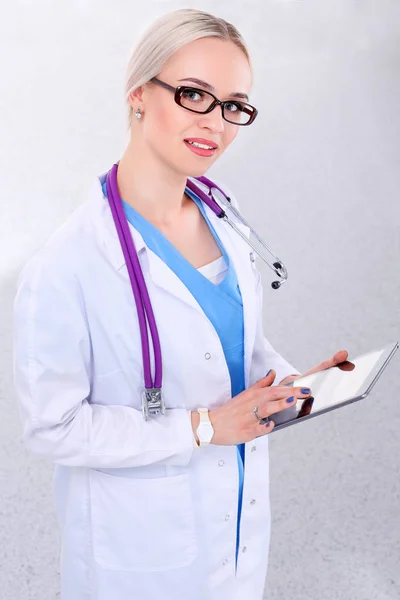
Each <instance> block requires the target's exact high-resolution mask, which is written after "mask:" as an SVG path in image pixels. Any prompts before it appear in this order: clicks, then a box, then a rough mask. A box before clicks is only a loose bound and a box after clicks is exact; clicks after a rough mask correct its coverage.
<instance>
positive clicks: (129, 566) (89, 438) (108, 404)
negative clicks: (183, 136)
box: [14, 177, 298, 600]
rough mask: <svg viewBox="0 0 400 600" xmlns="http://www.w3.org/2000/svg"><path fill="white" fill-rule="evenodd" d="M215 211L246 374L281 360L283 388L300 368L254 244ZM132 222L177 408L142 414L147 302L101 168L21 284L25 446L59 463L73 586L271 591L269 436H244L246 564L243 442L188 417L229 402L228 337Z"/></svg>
mask: <svg viewBox="0 0 400 600" xmlns="http://www.w3.org/2000/svg"><path fill="white" fill-rule="evenodd" d="M221 187H225V190H227V188H226V186H222V185H221ZM203 189H205V190H206V189H207V188H206V187H205V186H204V187H203ZM227 191H228V192H229V190H227ZM231 197H232V195H231ZM232 199H233V201H234V203H235V204H236V205H237V203H236V201H235V199H234V198H232ZM206 211H207V214H208V216H209V217H210V219H211V221H212V223H213V225H214V227H215V229H216V231H217V233H218V235H219V236H220V238H221V241H222V243H223V244H224V245H225V248H226V250H227V252H228V254H229V255H230V258H231V260H232V262H233V265H234V267H235V269H236V272H237V277H238V281H239V285H240V289H241V293H242V297H243V307H244V333H245V381H246V386H249V385H251V384H253V383H254V382H256V381H257V380H258V379H260V378H261V377H263V376H264V375H265V374H266V372H267V371H268V370H269V369H270V368H274V369H275V370H276V372H277V376H276V380H275V384H277V383H279V381H280V380H281V379H282V378H284V377H285V376H287V375H288V374H290V373H298V371H296V369H294V368H293V367H292V366H291V365H290V364H289V363H287V362H286V361H285V360H284V359H283V358H282V357H281V356H280V355H279V354H277V353H276V352H275V350H274V349H273V348H272V347H271V345H270V344H269V343H268V341H266V340H265V338H264V336H263V327H262V313H261V305H262V286H261V282H260V275H259V272H258V270H257V268H256V267H255V265H254V263H253V262H252V261H251V259H250V248H249V247H248V246H247V245H246V244H245V242H244V241H243V240H241V239H240V237H239V236H238V235H237V234H236V233H235V232H234V231H233V230H232V228H231V227H229V226H228V225H227V224H226V223H223V222H222V221H221V220H220V219H218V218H217V217H215V215H214V214H213V213H212V211H211V210H210V209H209V208H208V207H206ZM242 229H243V231H246V232H248V229H247V228H245V227H242ZM130 230H131V233H132V235H133V239H134V243H135V247H136V249H137V251H138V254H139V257H140V262H141V266H142V269H143V273H144V277H145V280H146V284H147V287H148V290H149V295H150V299H151V302H152V306H153V309H154V314H155V317H156V321H157V325H158V330H159V335H160V341H161V349H162V359H163V394H164V397H165V401H166V405H167V409H168V410H167V414H166V415H165V416H160V417H159V418H157V419H151V420H149V421H147V422H145V421H144V420H143V417H142V413H141V392H142V389H143V386H144V383H143V367H142V353H141V344H140V337H139V328H138V320H137V313H136V306H135V303H134V297H133V293H132V291H131V286H130V281H129V277H128V272H127V269H126V265H125V260H124V256H123V253H122V250H121V247H120V243H119V239H118V236H117V233H116V229H115V226H114V222H113V219H112V215H111V211H110V209H109V205H108V202H107V200H106V199H105V198H104V196H103V193H102V189H101V183H100V180H99V178H98V177H96V178H95V181H94V183H93V189H92V191H91V194H90V197H89V198H88V199H87V200H85V202H84V203H83V204H82V205H81V206H80V207H79V208H78V209H77V210H75V212H74V213H73V214H72V215H71V216H70V218H69V219H68V220H67V222H66V223H65V224H64V225H63V226H62V227H61V228H59V229H58V230H57V231H56V232H55V233H54V234H53V236H52V237H51V239H50V240H49V242H48V243H47V244H46V246H45V247H44V248H42V249H41V250H40V251H39V252H38V253H37V254H36V255H35V256H34V257H33V258H32V259H31V260H30V261H29V263H28V264H27V265H26V266H25V268H24V269H23V271H22V273H21V275H20V278H19V283H18V291H17V295H16V299H15V305H14V373H15V385H16V389H17V394H18V400H19V409H20V415H21V419H22V423H23V439H24V442H25V444H26V446H27V447H28V449H29V450H30V451H32V452H34V453H37V454H39V455H42V456H45V457H47V458H49V459H50V460H52V461H53V462H54V463H55V470H54V494H55V508H56V514H57V518H58V521H59V525H60V531H61V537H62V551H61V560H60V573H61V598H62V600H133V599H135V600H156V599H158V598H161V597H162V598H164V599H165V600H177V599H184V600H227V599H229V600H261V598H262V595H263V588H264V584H265V577H266V571H267V561H268V546H269V537H270V508H269V489H268V486H269V475H268V436H263V437H259V438H257V439H256V440H254V441H252V442H249V443H247V444H246V458H245V480H244V489H243V508H242V517H241V539H240V550H239V558H238V567H237V573H236V574H235V547H236V518H237V505H238V464H237V451H236V446H216V445H210V446H208V447H205V448H194V447H193V433H192V428H191V422H190V417H189V413H188V411H189V410H190V409H196V408H197V407H200V406H206V407H209V408H210V409H213V408H216V407H217V406H219V405H221V404H223V403H224V402H226V401H227V400H229V398H230V378H229V371H228V367H227V364H226V361H225V358H224V353H223V350H222V346H221V343H220V340H219V338H218V335H217V334H216V332H215V330H214V328H213V327H212V325H211V323H210V321H209V320H208V319H207V317H206V316H205V315H204V313H203V312H202V310H201V308H200V307H199V305H198V304H197V302H196V300H195V299H194V298H193V296H192V295H191V294H190V293H189V291H188V290H187V288H186V287H185V286H184V285H183V283H182V282H181V281H180V280H179V279H178V277H177V276H176V275H175V274H174V273H173V272H172V271H171V270H170V269H169V268H168V267H167V266H166V265H165V263H164V262H163V261H162V260H160V258H159V257H158V256H157V255H156V254H154V253H153V252H152V251H151V250H149V248H147V246H146V244H145V243H144V241H143V238H142V236H141V235H140V234H139V232H138V231H137V230H136V229H134V228H133V227H132V226H131V225H130ZM150 348H151V349H152V345H151V342H150ZM151 356H152V352H151ZM152 367H153V360H152ZM153 372H154V371H153Z"/></svg>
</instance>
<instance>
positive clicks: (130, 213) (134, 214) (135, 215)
mask: <svg viewBox="0 0 400 600" xmlns="http://www.w3.org/2000/svg"><path fill="white" fill-rule="evenodd" d="M185 193H186V194H187V195H188V196H189V198H191V200H192V201H193V202H195V204H196V205H197V207H198V208H199V210H200V212H201V214H202V217H203V219H204V220H205V221H206V224H207V225H208V227H209V229H210V231H211V233H212V235H213V237H214V239H215V241H216V242H217V244H218V247H219V249H220V251H221V253H222V256H220V257H219V259H221V258H224V259H225V261H226V264H227V271H226V273H225V277H224V278H223V279H222V280H221V281H220V282H219V283H216V284H215V283H212V282H211V281H210V280H209V279H208V277H206V276H205V275H204V274H203V273H201V271H199V269H198V268H196V267H195V266H194V265H192V263H191V262H190V261H188V260H187V258H185V256H183V254H182V253H181V252H180V251H179V250H178V249H177V248H176V246H174V245H173V244H172V243H171V242H170V241H169V239H168V238H167V237H166V236H165V235H164V233H163V232H162V231H160V230H159V229H158V228H157V227H156V226H155V225H153V223H151V222H150V221H149V220H148V219H146V217H144V216H143V215H142V214H140V213H139V212H138V211H137V210H136V209H135V208H133V206H131V205H130V204H128V203H127V202H126V201H125V200H122V199H121V200H122V205H123V208H124V212H125V215H126V217H127V219H128V221H129V222H130V223H131V225H133V226H134V227H135V223H134V221H135V220H136V221H139V223H142V224H144V225H145V226H146V227H147V228H149V229H150V231H151V232H152V233H154V234H155V236H156V239H157V237H158V238H160V239H161V240H162V242H163V243H164V244H166V245H167V247H168V249H169V250H170V251H171V252H172V254H173V255H174V256H175V258H177V259H178V260H180V261H181V262H183V263H184V264H185V265H186V266H189V267H190V268H191V269H193V270H194V271H195V272H196V273H198V275H199V276H200V277H202V278H204V279H205V280H206V281H207V282H208V283H209V284H210V285H212V286H213V288H219V287H220V286H221V285H222V284H223V283H224V282H226V281H227V279H228V277H229V276H230V275H231V261H230V258H229V255H228V254H227V253H226V251H225V248H224V246H223V244H222V242H221V240H220V239H219V236H218V234H217V232H216V231H215V229H214V227H213V225H212V223H211V221H210V220H209V218H208V216H207V214H206V212H205V210H204V206H203V203H202V201H201V199H200V198H198V196H197V195H196V194H195V193H194V192H192V190H190V189H189V188H188V187H186V188H185ZM142 235H143V234H142ZM144 237H145V236H144ZM217 260H218V259H217ZM212 262H215V261H212ZM209 264H211V263H208V264H207V265H203V266H202V267H200V269H202V268H203V267H206V266H208V265H209Z"/></svg>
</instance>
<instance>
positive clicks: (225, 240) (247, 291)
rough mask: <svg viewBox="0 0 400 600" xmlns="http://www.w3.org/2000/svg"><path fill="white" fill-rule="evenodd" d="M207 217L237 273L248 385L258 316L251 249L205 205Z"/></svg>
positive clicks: (244, 228)
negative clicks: (241, 305)
mask: <svg viewBox="0 0 400 600" xmlns="http://www.w3.org/2000/svg"><path fill="white" fill-rule="evenodd" d="M205 210H206V213H207V216H208V217H209V219H210V221H211V222H212V224H213V226H214V228H215V230H216V232H217V234H218V236H219V238H220V240H221V242H222V244H223V245H224V247H225V249H226V251H227V253H228V255H229V257H230V260H231V262H232V265H233V267H234V269H235V271H236V276H237V280H238V284H239V288H240V292H241V295H242V301H243V320H244V355H245V382H246V387H247V386H248V382H249V377H250V367H251V357H252V353H253V348H254V341H255V335H256V327H257V319H258V301H259V300H258V296H257V294H256V293H255V292H256V290H255V279H254V275H253V273H252V268H251V261H250V248H249V246H248V245H247V244H246V242H245V241H244V240H242V239H241V238H240V236H239V234H238V233H236V232H235V231H234V230H233V229H232V227H230V225H228V223H225V222H224V221H223V220H222V219H219V218H218V217H216V216H215V214H214V213H213V212H212V210H211V209H210V208H209V207H208V206H206V207H205ZM237 226H238V227H239V228H240V229H241V231H243V233H245V234H246V235H248V233H249V228H248V227H246V226H245V225H243V224H239V223H237Z"/></svg>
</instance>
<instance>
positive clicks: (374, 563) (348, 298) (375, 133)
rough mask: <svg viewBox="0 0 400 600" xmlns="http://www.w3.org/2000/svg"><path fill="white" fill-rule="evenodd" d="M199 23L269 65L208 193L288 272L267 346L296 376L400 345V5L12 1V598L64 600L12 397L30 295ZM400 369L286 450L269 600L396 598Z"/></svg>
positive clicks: (6, 453)
mask: <svg viewBox="0 0 400 600" xmlns="http://www.w3.org/2000/svg"><path fill="white" fill-rule="evenodd" d="M185 6H186V7H196V8H201V9H203V10H208V11H210V12H214V13H215V14H218V15H219V16H222V17H224V18H226V19H228V20H230V21H232V22H233V23H235V24H236V25H237V26H238V27H239V29H240V31H241V32H242V34H243V35H244V37H245V38H246V39H247V41H248V44H249V46H250V51H251V52H252V55H253V60H254V64H255V85H254V90H253V94H252V96H251V99H252V102H253V103H254V104H255V105H256V106H257V107H258V108H259V111H260V114H259V117H258V119H257V122H256V124H255V125H254V126H252V127H250V128H249V129H248V130H246V129H244V130H242V131H241V132H240V134H239V136H238V137H237V139H236V140H235V142H234V145H233V146H232V147H231V148H229V149H228V151H227V152H226V154H225V155H224V156H223V157H221V159H220V160H219V162H218V163H217V164H216V165H215V166H214V167H213V168H212V169H211V170H210V171H209V172H208V175H210V176H211V177H212V175H214V176H215V177H216V178H219V179H221V180H222V181H225V182H226V183H227V184H228V186H229V187H230V188H231V189H232V190H234V192H235V195H236V196H237V198H238V200H239V202H240V204H241V208H242V212H243V214H244V215H245V216H246V218H248V220H249V221H250V222H253V223H256V224H257V226H258V229H259V231H260V233H261V234H262V235H263V236H264V237H266V238H267V239H268V240H269V243H270V244H271V246H272V247H273V248H274V249H275V250H276V252H277V253H278V254H279V255H280V256H281V257H282V259H283V260H284V262H285V263H286V265H287V267H288V270H289V281H288V282H287V283H286V284H285V285H284V286H283V287H282V288H281V289H280V290H279V291H273V290H272V289H271V287H270V282H271V280H272V279H271V272H270V271H269V270H268V268H265V269H264V268H262V274H263V282H264V289H265V305H264V314H265V332H266V335H267V336H268V337H269V339H270V341H271V342H272V343H273V344H274V345H275V346H276V348H277V349H278V350H279V351H280V352H281V353H282V354H283V355H284V356H285V357H287V359H288V360H289V361H290V362H292V363H294V364H295V365H296V367H297V368H298V369H299V370H306V369H308V368H309V367H311V366H313V365H314V364H316V363H318V362H320V361H321V360H322V359H324V358H326V357H328V356H330V355H331V354H333V353H334V352H335V351H336V350H338V349H340V348H345V349H347V350H348V351H349V352H350V357H351V355H353V356H354V355H356V354H357V353H361V352H364V351H368V350H370V349H372V348H374V347H379V346H383V345H384V344H386V343H388V342H391V341H395V340H397V339H399V338H400V309H399V306H400V303H399V300H400V276H399V266H398V265H399V259H400V202H399V187H400V168H399V167H400V165H399V158H400V110H399V107H400V70H399V66H400V3H399V2H398V1H396V0H393V1H389V0H374V1H373V0H358V1H357V0H324V2H312V1H310V0H303V1H297V2H296V1H284V0H281V1H275V2H268V1H266V0H253V1H249V0H246V1H239V0H236V1H233V2H231V1H229V2H228V1H226V2H225V1H222V0H220V1H216V0H214V1H213V2H208V1H201V0H199V1H198V2H195V3H194V2H191V1H189V0H188V1H186V2H154V1H153V2H146V3H143V4H142V3H141V2H139V1H137V2H136V0H135V1H130V2H128V1H127V0H108V1H107V0H68V1H66V0H64V1H62V0H59V1H58V2H51V1H50V0H48V1H45V0H36V1H35V2H29V1H27V0H26V1H22V0H20V1H16V0H14V2H9V3H5V2H2V3H1V8H0V45H1V52H0V61H1V90H0V107H1V109H0V110H1V112H0V115H1V117H0V118H1V143H0V153H1V154H0V159H1V160H0V164H1V181H2V194H1V220H0V234H1V235H0V243H1V246H2V247H1V252H0V277H1V279H0V308H1V314H2V320H1V323H0V358H1V360H0V407H1V415H0V417H1V418H0V427H1V436H0V449H1V456H2V460H1V463H2V464H3V467H2V472H1V475H2V477H1V480H0V481H1V506H0V515H1V516H0V539H1V540H2V542H1V544H0V564H1V565H2V568H1V571H0V590H1V592H0V596H1V598H4V599H5V600H37V599H39V598H40V600H54V598H57V597H59V594H58V558H59V535H58V531H57V526H56V521H55V516H54V511H53V499H52V490H51V476H52V465H51V464H49V463H47V462H46V461H45V460H42V459H39V458H37V457H34V456H31V455H29V454H28V453H27V451H26V450H25V448H24V446H23V444H22V443H21V440H20V435H21V427H20V422H19V417H18V410H17V405H16V399H15V394H14V390H13V384H12V363H11V359H12V350H11V324H10V320H11V311H12V302H13V298H14V294H15V283H16V277H17V275H18V273H19V271H20V269H21V267H22V265H23V264H24V263H25V262H26V260H27V259H28V258H29V257H30V256H31V255H32V253H33V252H34V251H35V250H36V249H37V248H39V247H40V246H41V245H42V244H43V243H44V242H45V241H46V240H47V238H48V237H49V236H50V234H51V233H52V232H53V231H54V229H55V228H56V227H58V226H59V225H60V224H61V223H62V222H63V221H64V220H65V218H66V217H67V216H68V214H69V213H70V212H71V211H72V210H73V209H74V208H75V207H77V206H78V205H79V204H80V203H81V202H82V201H83V200H84V199H85V192H86V191H87V189H88V187H89V185H90V182H91V180H92V178H93V177H94V176H95V175H97V174H99V173H101V172H103V171H105V170H106V169H108V168H109V167H110V166H111V164H112V163H113V162H115V160H117V159H118V158H119V157H120V155H121V154H122V151H123V148H124V146H125V144H126V142H127V133H126V128H125V122H126V112H125V105H124V100H123V86H124V76H125V69H126V64H127V59H128V56H129V52H130V49H131V47H132V46H133V45H134V44H135V42H136V39H137V36H138V34H139V33H141V31H142V30H143V29H144V28H145V27H147V25H148V24H149V23H150V22H151V21H152V20H153V19H154V18H155V17H156V16H158V15H159V14H161V13H164V12H167V11H169V10H173V9H175V8H182V7H185ZM399 354H400V353H399ZM399 360H400V357H399V356H397V357H396V358H395V359H394V360H393V362H392V364H391V365H390V366H389V368H388V370H387V372H386V373H385V375H384V377H383V378H382V379H381V381H380V382H379V383H378V384H377V387H376V388H375V389H374V391H373V393H372V395H371V397H370V398H368V399H367V400H365V401H363V402H362V403H356V404H355V405H352V406H350V407H346V408H344V409H342V410H340V411H338V412H337V413H333V414H329V415H325V416H323V417H320V418H317V419H314V420H311V421H309V422H308V423H304V424H302V425H300V426H298V427H295V428H289V429H287V430H283V431H280V432H276V433H275V434H273V435H271V439H270V442H271V445H270V447H271V469H272V490H271V493H272V505H273V534H272V546H271V553H270V568H269V576H268V582H267V588H266V595H267V596H268V600H287V599H289V598H291V599H292V598H293V599H295V600H313V599H318V600H320V599H321V598H323V599H324V600H336V599H342V598H343V599H344V600H349V599H351V600H365V599H366V598H368V600H375V599H379V600H395V599H398V598H399V596H400V574H399V573H400V571H399V544H400V539H399V538H400V480H399V474H400V466H399V463H400V458H399V457H400V435H399V431H400V384H399V377H398V375H399V364H400V363H399ZM246 600H247V599H246ZM248 600H251V599H248Z"/></svg>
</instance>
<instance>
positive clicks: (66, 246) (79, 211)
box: [18, 197, 96, 286]
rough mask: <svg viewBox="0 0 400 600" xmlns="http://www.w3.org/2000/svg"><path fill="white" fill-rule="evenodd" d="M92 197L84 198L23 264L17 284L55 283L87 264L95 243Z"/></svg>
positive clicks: (76, 273) (73, 274)
mask: <svg viewBox="0 0 400 600" xmlns="http://www.w3.org/2000/svg"><path fill="white" fill-rule="evenodd" d="M93 216H94V215H93V198H90V197H89V198H86V199H84V201H83V203H82V204H81V205H79V206H78V207H77V208H76V209H75V210H74V211H73V212H72V213H71V214H70V215H69V216H68V217H67V219H66V220H65V221H64V222H63V223H62V225H60V226H59V227H58V228H57V229H56V230H55V231H54V232H53V233H52V234H51V235H50V237H49V238H48V240H47V241H46V242H45V243H44V244H43V245H42V247H40V248H39V249H38V250H37V251H36V252H35V253H34V254H33V256H31V257H30V258H29V259H28V260H27V262H26V263H25V265H24V266H23V267H22V269H21V271H20V273H19V277H18V285H19V286H20V285H21V284H22V283H28V284H29V285H33V283H34V282H35V285H36V286H37V285H39V282H40V284H43V283H44V282H45V281H48V283H49V284H50V283H51V284H52V285H53V286H54V285H56V282H61V281H62V280H67V279H68V280H70V281H71V280H72V279H76V277H77V275H78V274H79V273H80V272H82V270H84V269H85V268H87V267H88V264H89V262H90V259H91V256H93V252H94V251H95V246H96V231H95V229H96V227H95V223H94V220H93Z"/></svg>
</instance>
